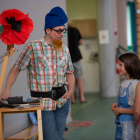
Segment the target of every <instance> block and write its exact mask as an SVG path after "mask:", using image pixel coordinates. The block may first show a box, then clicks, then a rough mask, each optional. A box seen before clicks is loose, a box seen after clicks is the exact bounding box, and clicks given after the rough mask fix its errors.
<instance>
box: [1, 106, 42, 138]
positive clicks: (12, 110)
mask: <svg viewBox="0 0 140 140" xmlns="http://www.w3.org/2000/svg"><path fill="white" fill-rule="evenodd" d="M41 110H42V104H40V106H36V107H31V108H26V109H18V108H5V107H2V108H0V140H4V114H15V113H29V112H37V120H38V140H43V133H42V115H41Z"/></svg>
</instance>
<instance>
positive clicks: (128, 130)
mask: <svg viewBox="0 0 140 140" xmlns="http://www.w3.org/2000/svg"><path fill="white" fill-rule="evenodd" d="M118 59H119V62H118V63H119V66H118V70H119V73H120V75H121V76H122V75H124V76H125V77H126V80H124V81H123V82H122V83H121V86H120V89H119V95H118V102H117V103H114V104H112V107H111V109H112V111H113V112H114V114H115V115H116V133H115V140H135V130H136V125H135V122H134V117H133V107H134V101H135V93H136V91H137V90H136V88H139V89H140V82H139V79H140V60H139V57H138V56H137V55H136V54H135V53H125V54H123V55H121V56H120V57H119V58H118ZM137 92H139V94H140V90H139V91H137Z"/></svg>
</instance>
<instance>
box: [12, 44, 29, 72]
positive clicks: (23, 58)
mask: <svg viewBox="0 0 140 140" xmlns="http://www.w3.org/2000/svg"><path fill="white" fill-rule="evenodd" d="M30 61H31V49H30V45H28V44H27V45H26V46H25V47H24V49H23V51H22V52H21V54H20V55H19V57H18V59H17V61H16V63H15V65H14V67H16V68H18V69H20V70H22V71H23V70H25V69H26V68H27V67H28V66H29V64H30Z"/></svg>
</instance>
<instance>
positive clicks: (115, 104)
mask: <svg viewBox="0 0 140 140" xmlns="http://www.w3.org/2000/svg"><path fill="white" fill-rule="evenodd" d="M116 107H117V103H114V104H112V106H111V110H112V111H113V109H114V108H116Z"/></svg>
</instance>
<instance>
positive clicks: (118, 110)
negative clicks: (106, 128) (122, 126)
mask: <svg viewBox="0 0 140 140" xmlns="http://www.w3.org/2000/svg"><path fill="white" fill-rule="evenodd" d="M112 111H113V112H114V114H115V115H116V116H118V115H119V114H120V108H119V107H114V108H113V110H112Z"/></svg>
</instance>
